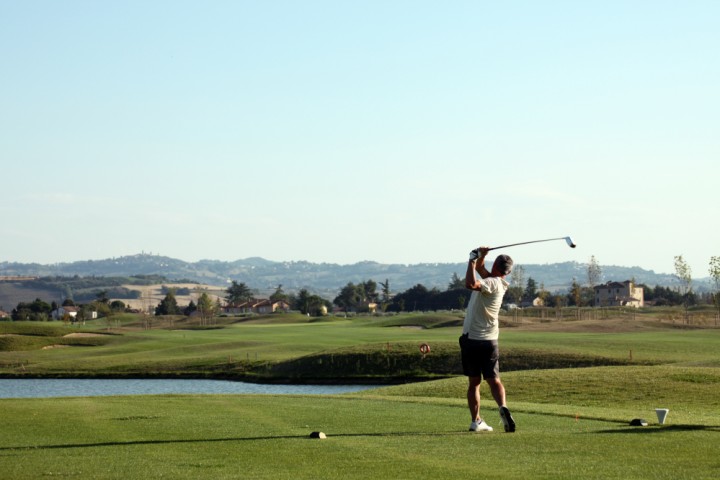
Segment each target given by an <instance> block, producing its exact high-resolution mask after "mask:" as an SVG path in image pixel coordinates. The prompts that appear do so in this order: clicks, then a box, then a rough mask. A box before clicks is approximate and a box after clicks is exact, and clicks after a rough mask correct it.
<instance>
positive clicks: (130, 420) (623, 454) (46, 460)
mask: <svg viewBox="0 0 720 480" xmlns="http://www.w3.org/2000/svg"><path fill="white" fill-rule="evenodd" d="M456 320H457V315H456V314H447V315H426V316H422V315H407V316H399V317H393V318H377V319H376V318H369V317H368V318H353V319H334V320H331V321H321V322H317V321H312V319H307V318H302V317H299V316H277V317H275V316H273V317H256V318H251V319H242V320H239V319H226V320H223V321H221V322H220V323H221V324H220V325H217V326H216V327H217V328H214V329H187V328H182V329H179V328H178V327H179V326H182V325H180V324H181V321H180V320H173V321H172V322H171V321H170V320H169V319H167V324H156V325H155V326H154V327H155V328H153V329H142V328H138V326H137V323H136V320H134V319H132V318H130V317H127V318H122V319H118V320H117V321H116V322H114V323H113V325H108V324H107V323H102V322H99V323H97V324H96V325H88V326H86V328H85V329H84V330H83V332H78V331H77V329H75V330H71V331H70V332H69V333H84V334H85V335H87V334H92V333H95V334H103V336H102V337H97V336H73V337H66V336H65V335H67V334H68V330H67V329H65V328H62V327H58V326H54V327H52V328H58V330H55V331H45V330H44V327H45V326H38V325H27V324H13V323H9V322H3V323H0V335H2V336H0V340H5V343H2V342H0V348H2V351H0V374H2V375H3V376H6V377H13V376H23V375H48V376H58V375H68V373H69V372H72V371H73V368H76V369H77V371H78V372H79V374H81V375H85V376H112V374H115V375H116V376H122V375H127V374H138V373H141V374H143V375H146V376H149V375H150V374H152V373H153V372H155V373H157V374H162V375H169V374H170V373H171V372H175V374H177V375H181V374H183V371H189V372H194V373H195V374H196V376H218V374H219V373H221V372H220V370H219V369H218V365H222V366H223V368H225V369H228V370H230V371H233V372H235V374H237V375H240V374H241V373H242V372H241V370H242V369H243V368H244V369H246V370H245V373H247V372H248V371H249V372H250V373H251V374H253V375H257V374H258V372H265V374H268V375H269V374H271V373H273V372H275V373H276V374H278V371H277V369H276V368H277V366H278V365H283V366H284V368H285V370H282V369H281V370H282V371H281V372H280V374H282V375H289V376H293V375H295V376H297V377H298V378H304V379H307V378H308V377H309V376H310V374H309V370H313V369H314V370H315V371H316V377H317V376H320V377H321V375H318V374H317V371H319V370H325V369H326V368H327V369H330V370H333V369H334V371H335V375H340V374H341V373H342V372H344V371H345V370H344V368H346V366H343V365H344V363H343V360H342V359H351V363H353V362H354V363H353V365H355V367H356V368H359V369H360V370H361V372H360V374H359V375H358V376H356V377H355V379H356V380H361V379H367V378H370V379H372V378H376V379H378V380H379V379H380V378H381V377H380V375H379V374H378V373H377V372H376V370H374V369H375V368H377V364H376V363H377V360H378V358H379V359H381V361H386V362H388V363H387V365H390V367H387V366H386V372H385V373H386V375H387V376H388V377H390V378H391V380H393V381H396V382H397V381H400V380H403V376H402V375H399V376H397V375H392V373H394V372H395V371H396V370H403V368H404V367H403V366H402V365H400V364H399V363H398V362H410V363H413V362H414V363H413V367H412V368H410V369H407V371H406V376H407V377H411V376H415V377H422V378H423V379H424V380H428V379H433V378H435V379H434V380H430V381H423V382H412V383H402V384H397V385H389V386H386V387H380V388H376V389H373V390H368V391H364V392H361V393H355V394H347V395H337V396H266V395H162V396H124V397H95V398H62V399H5V400H0V408H2V411H3V415H2V419H1V420H0V428H1V429H2V432H3V435H2V436H1V437H0V469H1V470H0V471H2V472H3V478H43V477H56V476H57V477H63V478H160V477H171V478H274V479H276V478H281V479H282V478H288V479H289V478H297V479H303V478H433V479H440V478H458V477H463V476H473V477H474V476H478V477H479V476H487V477H492V478H598V479H599V478H603V479H606V478H623V479H626V478H668V479H670V478H672V479H677V478H708V479H709V478H717V477H718V476H719V475H720V460H718V457H717V443H718V440H720V395H719V393H720V368H718V367H720V358H719V357H718V354H717V352H718V351H720V349H719V347H720V330H718V329H715V328H711V327H705V328H698V327H693V328H690V327H687V326H683V325H674V324H667V323H663V322H658V321H651V320H648V319H635V320H628V319H626V318H619V319H612V318H611V319H605V320H602V321H581V322H559V323H558V322H555V323H553V322H542V323H541V322H536V323H532V324H527V325H523V326H515V327H510V326H506V328H504V330H503V332H502V340H501V343H502V347H503V352H504V355H507V356H508V357H510V358H511V359H513V358H514V362H515V363H512V362H510V363H511V364H513V365H515V366H516V367H517V368H518V369H517V370H514V371H507V370H506V371H505V373H504V374H503V381H504V383H505V385H506V388H507V391H508V402H509V406H510V408H511V409H512V410H513V414H514V416H515V419H516V421H517V424H518V431H517V432H515V433H513V434H506V433H504V432H502V426H501V423H500V420H499V417H498V415H497V410H496V408H495V407H494V406H493V405H492V404H491V402H490V401H488V400H489V392H488V390H487V388H486V387H485V386H483V388H482V393H483V404H482V414H483V416H484V417H485V418H486V419H487V421H488V423H489V424H490V425H492V426H493V427H494V428H495V432H492V433H471V432H467V426H468V424H469V415H468V413H467V409H466V406H465V400H464V395H465V379H464V378H463V377H461V376H459V375H457V374H453V373H452V372H443V371H440V370H442V368H446V369H450V370H452V368H454V367H453V366H452V364H451V362H450V359H452V355H453V354H452V351H453V349H454V348H455V344H456V343H455V342H456V339H457V336H458V334H459V327H458V326H457V324H456V323H454V322H456ZM185 327H187V326H185ZM220 327H222V328H220ZM33 328H34V329H35V330H32V329H33ZM26 337H33V338H31V339H30V340H27V338H26ZM98 338H100V339H102V341H98V340H97V339H98ZM7 339H11V341H7ZM18 339H23V340H24V341H20V340H18ZM33 339H35V340H38V339H39V340H44V341H46V343H50V344H53V345H56V343H54V342H62V341H63V339H67V340H70V339H74V340H73V341H74V342H78V343H77V344H75V345H69V346H67V347H66V348H49V349H45V350H43V349H42V347H38V345H39V344H33V342H32V341H31V340H33ZM85 341H87V342H88V344H84V343H83V342H85ZM93 342H94V343H93ZM41 343H42V342H41ZM420 343H428V344H429V345H430V346H431V347H432V350H431V352H430V353H429V354H428V355H427V356H426V357H422V355H421V354H420V353H419V351H417V346H418V345H419V344H420ZM3 345H4V347H3ZM18 345H20V346H18ZM46 346H47V345H46ZM434 355H437V356H438V357H447V358H446V360H447V362H445V363H443V362H436V361H434V360H433V359H431V357H433V356H434ZM256 356H257V360H256ZM328 358H332V359H333V362H334V363H333V365H329V364H328ZM363 358H364V359H365V360H364V361H362V359H363ZM301 359H305V361H301ZM553 359H558V360H557V361H556V362H555V363H553V361H552V360H553ZM320 360H322V362H324V363H318V362H319V361H320ZM393 361H395V362H396V363H395V364H393V363H392V362H393ZM448 362H449V363H448ZM503 365H504V364H503ZM578 365H590V366H585V367H584V368H580V367H579V366H578ZM272 366H275V367H272ZM538 366H544V367H547V368H537V367H538ZM563 366H564V367H565V368H560V367H563ZM363 371H364V373H363ZM658 407H663V408H669V409H670V413H669V415H668V419H667V422H666V424H665V425H659V424H658V421H657V418H656V416H655V411H654V409H655V408H658ZM634 418H644V419H646V420H647V421H648V422H649V426H647V427H631V426H629V422H630V420H631V419H634ZM313 431H322V432H324V433H325V434H326V435H327V439H324V440H316V439H310V438H309V435H310V433H311V432H313Z"/></svg>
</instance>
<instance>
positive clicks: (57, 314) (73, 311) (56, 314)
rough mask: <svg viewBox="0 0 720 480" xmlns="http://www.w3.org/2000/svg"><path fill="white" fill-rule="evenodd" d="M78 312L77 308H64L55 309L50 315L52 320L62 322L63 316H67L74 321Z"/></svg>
mask: <svg viewBox="0 0 720 480" xmlns="http://www.w3.org/2000/svg"><path fill="white" fill-rule="evenodd" d="M78 311H80V309H79V308H78V307H71V306H64V307H58V308H57V309H55V310H53V311H52V312H51V313H50V315H51V316H52V319H53V320H62V318H63V317H64V316H65V314H67V315H69V316H70V317H72V318H73V319H74V318H76V317H77V314H78Z"/></svg>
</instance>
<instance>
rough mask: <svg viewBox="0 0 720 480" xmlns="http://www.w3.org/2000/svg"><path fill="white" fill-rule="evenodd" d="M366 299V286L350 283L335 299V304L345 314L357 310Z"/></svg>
mask: <svg viewBox="0 0 720 480" xmlns="http://www.w3.org/2000/svg"><path fill="white" fill-rule="evenodd" d="M364 298H365V286H364V285H363V284H359V285H355V284H354V283H352V282H348V284H347V285H345V286H344V287H343V288H342V289H341V290H340V293H339V294H338V295H337V297H335V299H334V300H333V303H334V304H335V305H337V306H338V307H340V308H342V309H343V310H344V311H345V312H349V311H352V310H355V309H357V308H358V307H359V306H360V304H361V303H362V301H363V300H364Z"/></svg>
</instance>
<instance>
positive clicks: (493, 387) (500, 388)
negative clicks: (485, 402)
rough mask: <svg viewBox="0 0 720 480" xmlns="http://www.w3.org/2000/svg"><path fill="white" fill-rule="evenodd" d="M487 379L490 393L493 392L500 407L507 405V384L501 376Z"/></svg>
mask: <svg viewBox="0 0 720 480" xmlns="http://www.w3.org/2000/svg"><path fill="white" fill-rule="evenodd" d="M485 381H486V382H487V384H488V386H489V387H490V393H492V396H493V398H494V399H495V403H497V405H498V407H502V406H503V405H505V386H504V385H503V383H502V382H501V381H500V377H492V378H486V379H485ZM478 395H479V394H478Z"/></svg>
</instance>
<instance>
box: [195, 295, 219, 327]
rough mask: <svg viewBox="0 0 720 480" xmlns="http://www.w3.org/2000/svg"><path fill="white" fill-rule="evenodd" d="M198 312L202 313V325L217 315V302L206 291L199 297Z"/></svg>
mask: <svg viewBox="0 0 720 480" xmlns="http://www.w3.org/2000/svg"><path fill="white" fill-rule="evenodd" d="M197 312H198V314H199V315H200V323H201V324H202V325H207V324H208V323H209V322H210V320H211V319H212V318H213V317H214V316H215V304H214V303H213V301H212V299H211V298H210V295H208V294H207V293H206V292H203V293H202V294H201V295H200V298H198V303H197Z"/></svg>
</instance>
